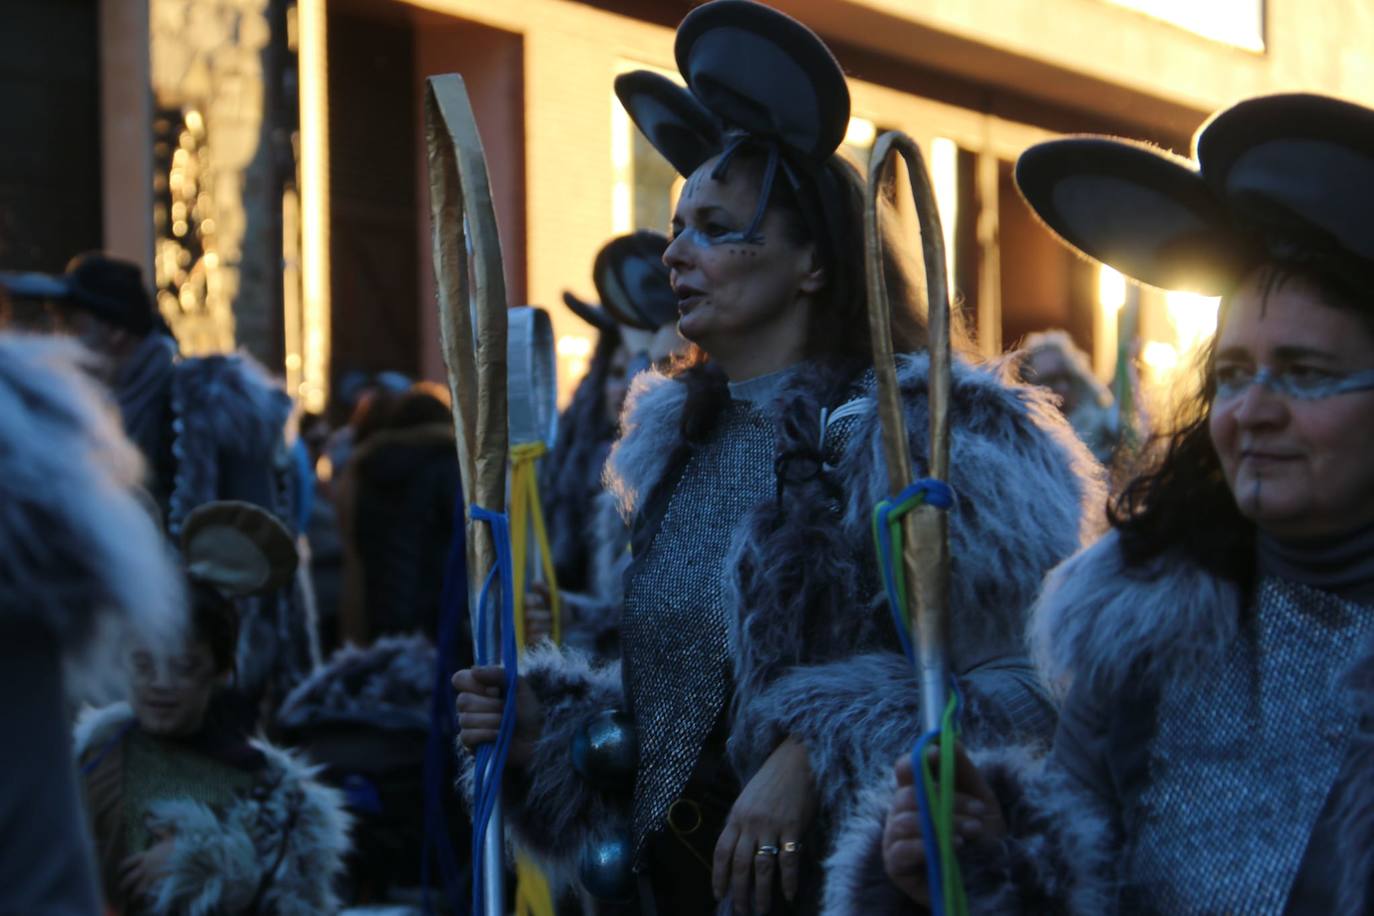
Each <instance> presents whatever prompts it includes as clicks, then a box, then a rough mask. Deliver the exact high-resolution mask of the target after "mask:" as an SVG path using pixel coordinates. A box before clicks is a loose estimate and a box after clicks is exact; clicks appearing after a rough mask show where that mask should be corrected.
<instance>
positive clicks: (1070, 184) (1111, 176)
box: [1016, 137, 1246, 296]
mask: <svg viewBox="0 0 1374 916" xmlns="http://www.w3.org/2000/svg"><path fill="white" fill-rule="evenodd" d="M1016 184H1017V187H1018V188H1020V190H1021V193H1022V195H1024V197H1025V198H1026V202H1027V203H1029V204H1030V206H1031V208H1032V209H1033V210H1034V211H1035V212H1036V214H1037V215H1039V217H1040V218H1041V219H1042V220H1044V222H1045V224H1046V225H1048V226H1049V228H1050V229H1051V230H1053V231H1054V233H1055V234H1057V235H1058V236H1059V237H1060V238H1061V239H1063V240H1064V241H1065V242H1066V243H1068V244H1069V245H1070V246H1071V247H1073V248H1076V249H1078V250H1079V251H1081V252H1082V253H1083V254H1086V255H1087V256H1089V257H1091V258H1095V259H1097V260H1099V261H1101V262H1103V263H1104V264H1109V265H1111V266H1112V267H1113V268H1115V269H1117V270H1119V271H1121V272H1122V273H1123V274H1125V275H1127V276H1129V277H1134V278H1135V279H1137V280H1140V281H1142V282H1144V283H1148V284H1150V285H1152V286H1159V287H1163V288H1165V289H1188V290H1193V291H1195V292H1199V293H1203V294H1205V295H1212V296H1214V295H1219V294H1220V293H1221V292H1222V291H1224V290H1226V289H1229V288H1230V287H1231V286H1232V285H1233V284H1234V283H1235V281H1236V279H1237V273H1238V272H1239V271H1241V270H1243V268H1244V264H1245V261H1246V257H1245V245H1244V244H1243V243H1242V241H1241V240H1240V239H1239V238H1238V237H1237V236H1236V233H1235V232H1234V231H1233V230H1232V227H1231V224H1230V220H1229V219H1228V217H1227V213H1226V211H1225V209H1224V208H1223V207H1222V206H1221V205H1220V203H1219V202H1218V201H1217V200H1216V198H1215V197H1214V196H1213V194H1212V193H1211V191H1210V190H1209V189H1208V187H1207V182H1206V181H1204V180H1203V178H1202V175H1201V174H1200V173H1199V172H1198V171H1197V169H1196V168H1195V167H1193V165H1192V164H1191V163H1189V162H1188V160H1186V159H1181V158H1179V157H1177V156H1173V155H1170V154H1169V153H1166V152H1163V151H1160V150H1156V149H1152V148H1149V147H1146V146H1144V145H1141V144H1136V143H1131V142H1127V141H1122V140H1112V139H1107V138H1105V137H1071V138H1067V139H1063V140H1051V141H1049V142H1046V143H1040V144H1037V145H1035V146H1032V147H1031V148H1030V149H1028V150H1026V152H1024V153H1022V154H1021V158H1020V159H1019V160H1017V163H1016Z"/></svg>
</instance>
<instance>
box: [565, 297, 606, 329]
mask: <svg viewBox="0 0 1374 916" xmlns="http://www.w3.org/2000/svg"><path fill="white" fill-rule="evenodd" d="M563 304H564V305H566V306H567V307H568V308H569V309H571V310H572V313H573V314H574V315H576V316H577V317H578V318H581V319H582V320H583V321H585V322H587V324H589V325H591V326H592V327H594V328H596V330H598V331H599V332H601V333H602V334H606V333H612V332H614V331H615V330H616V325H615V319H614V318H612V317H611V315H610V313H608V312H607V311H606V310H605V309H604V308H602V307H601V306H599V305H597V304H596V303H593V302H588V301H587V300H585V299H579V298H578V297H577V296H576V295H575V294H574V293H571V292H569V291H567V290H564V291H563Z"/></svg>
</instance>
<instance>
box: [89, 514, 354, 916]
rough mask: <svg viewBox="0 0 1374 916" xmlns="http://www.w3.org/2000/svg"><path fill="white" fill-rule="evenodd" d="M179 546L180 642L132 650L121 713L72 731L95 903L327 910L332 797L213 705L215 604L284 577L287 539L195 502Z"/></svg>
mask: <svg viewBox="0 0 1374 916" xmlns="http://www.w3.org/2000/svg"><path fill="white" fill-rule="evenodd" d="M183 542H184V551H185V554H186V565H187V570H188V579H189V603H190V609H191V614H190V617H191V627H190V629H189V632H188V633H187V634H186V635H185V637H184V639H183V641H182V644H181V645H179V646H174V647H172V648H171V651H165V650H158V649H156V648H152V647H149V646H147V645H145V644H142V643H138V642H135V643H132V644H131V645H130V646H129V652H128V665H129V669H130V678H131V684H132V691H131V693H132V702H131V703H128V704H126V703H117V704H115V705H113V706H107V707H105V708H103V709H95V710H89V711H87V713H85V714H84V715H83V717H82V718H81V720H80V721H79V722H78V723H77V729H76V752H77V757H78V760H79V762H80V766H81V772H82V775H83V777H84V781H85V788H86V801H87V806H88V809H89V813H90V815H91V820H92V822H93V824H94V828H95V830H94V832H95V837H96V848H97V855H98V858H99V862H100V871H101V878H102V883H103V884H104V890H105V897H106V899H107V901H109V903H110V904H112V905H113V906H115V907H116V908H117V911H118V912H120V913H124V914H158V916H162V914H167V916H171V914H188V913H225V914H245V916H247V914H253V916H257V914H271V916H297V914H298V916H307V914H317V913H331V912H336V911H337V910H338V901H337V900H336V898H335V889H334V884H335V882H336V881H337V880H338V878H339V876H340V874H341V872H342V870H343V856H344V854H345V853H346V852H347V850H348V818H347V815H346V814H345V813H344V809H343V799H342V797H341V796H340V795H339V794H338V792H337V791H335V790H334V789H331V788H327V787H326V786H324V785H322V784H320V783H319V782H318V781H317V780H316V779H315V769H314V768H313V767H311V766H309V765H307V764H306V763H304V762H303V761H301V760H299V759H297V758H295V757H293V756H292V755H291V754H289V753H288V752H286V751H284V750H282V749H280V748H277V747H274V746H272V745H271V744H268V743H267V742H266V741H265V740H256V741H249V740H246V739H245V738H244V737H243V733H242V728H241V723H236V722H235V721H234V716H233V715H232V713H231V712H230V711H229V710H228V709H227V708H226V707H225V704H224V703H222V702H221V699H222V696H221V695H220V694H219V690H220V688H222V687H224V686H227V685H228V683H229V682H230V681H231V680H232V678H233V672H234V649H235V646H236V645H237V638H238V613H237V611H236V609H235V607H234V605H233V601H232V599H231V598H230V597H228V595H230V594H232V595H234V596H242V595H244V594H249V593H252V592H259V591H262V590H267V589H272V588H277V587H280V583H281V582H282V581H283V580H285V579H289V577H290V575H291V574H292V572H293V571H294V568H295V551H294V547H293V545H292V539H291V536H290V535H289V534H288V533H287V531H286V529H285V528H284V527H283V526H282V525H281V524H280V523H278V522H277V521H276V520H275V519H274V518H272V517H271V516H269V515H268V514H267V513H265V512H263V511H262V510H260V509H258V508H257V507H255V506H252V505H249V504H247V503H208V504H206V505H205V506H202V507H201V508H199V509H197V510H195V511H193V512H192V513H191V514H190V515H188V516H187V519H186V524H185V526H184V527H183Z"/></svg>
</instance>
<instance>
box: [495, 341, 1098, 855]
mask: <svg viewBox="0 0 1374 916" xmlns="http://www.w3.org/2000/svg"><path fill="white" fill-rule="evenodd" d="M927 367H928V360H927V358H926V357H925V356H924V355H916V356H903V357H901V361H900V366H899V369H900V371H899V378H900V382H901V387H902V394H903V401H904V403H905V406H906V423H907V429H908V434H909V436H910V439H911V451H912V454H913V455H915V456H924V455H925V454H926V453H927V446H926V438H927V428H928V413H927V401H926V373H927ZM823 376H824V373H822V372H805V373H796V374H795V375H794V376H793V378H792V380H791V381H790V382H789V383H788V385H787V387H786V388H785V390H783V391H782V392H780V394H779V396H778V399H777V403H776V404H775V405H774V407H775V409H773V410H772V411H771V414H772V415H773V416H776V417H781V418H782V419H781V420H780V421H779V422H778V424H777V427H778V435H779V439H778V454H779V455H783V454H786V453H788V452H792V451H796V450H802V449H804V450H809V451H811V452H812V453H815V452H816V451H818V450H821V448H822V442H821V439H822V432H821V430H822V422H821V414H822V408H823V407H825V408H835V407H837V406H838V405H837V404H834V403H829V404H827V403H822V400H821V395H820V392H821V391H823V390H835V388H836V386H834V385H833V384H827V382H828V381H830V380H827V379H825V378H824V377H823ZM851 394H858V396H859V398H860V403H859V404H858V405H856V407H855V408H854V410H855V413H854V414H853V419H851V420H849V421H847V422H849V423H851V424H852V426H851V428H850V429H849V430H848V431H847V434H846V435H844V436H843V437H839V438H842V442H841V443H840V445H839V448H838V452H837V453H836V454H833V455H830V456H829V458H830V464H831V465H832V466H831V467H830V468H829V469H828V470H827V473H826V474H825V475H824V477H823V478H818V479H815V480H812V481H810V482H807V483H803V484H801V485H798V486H789V487H788V488H787V489H786V490H784V492H783V497H782V499H781V500H780V501H778V502H776V503H775V502H774V501H773V500H771V499H770V500H766V501H765V502H764V503H763V504H761V505H759V506H757V507H756V508H755V509H754V510H752V511H751V512H749V513H747V514H746V516H745V519H744V520H743V521H742V522H741V524H740V525H739V526H738V528H737V529H736V530H735V531H734V533H733V536H732V541H731V547H730V550H729V552H728V554H727V557H726V560H725V563H724V566H723V568H722V569H721V573H720V574H721V576H722V577H724V579H725V580H726V599H727V625H728V627H729V637H730V645H731V651H732V655H733V677H734V697H733V702H732V705H731V709H730V711H729V717H730V718H729V722H728V724H729V739H728V754H729V756H730V761H731V763H732V765H733V767H734V769H735V772H736V773H737V774H738V776H739V777H740V779H741V781H747V780H748V779H749V778H750V777H751V776H752V775H753V774H754V773H755V772H756V771H757V770H758V768H759V767H760V766H761V765H762V763H763V762H764V761H765V760H766V759H767V757H768V756H769V754H771V753H772V751H773V750H774V749H775V748H776V747H777V745H778V744H779V743H780V742H781V741H782V740H783V738H785V737H786V736H788V735H792V736H795V737H797V738H799V739H800V740H802V741H803V742H804V743H805V745H806V747H807V750H808V752H809V755H810V762H811V768H812V771H813V773H814V775H815V783H816V787H817V790H818V793H819V800H820V804H821V813H822V817H823V818H825V819H826V820H827V821H830V819H832V818H833V817H835V816H837V814H838V812H839V811H841V810H843V808H844V807H845V806H846V803H847V800H848V799H849V798H850V797H851V796H852V795H853V793H854V792H855V791H856V790H857V789H858V788H859V787H860V786H861V785H863V784H864V783H865V782H866V781H867V780H868V778H870V777H872V776H873V775H874V774H876V773H878V772H883V771H887V770H890V768H891V765H892V761H893V760H894V759H895V757H896V756H897V754H898V753H899V752H900V751H901V750H902V749H903V748H904V747H909V743H910V742H911V741H914V739H915V737H916V729H917V722H918V712H917V710H918V705H919V700H918V696H917V687H916V683H915V679H914V678H913V677H912V676H911V674H910V668H909V665H908V664H907V662H906V660H905V658H904V657H903V656H902V655H901V653H900V649H899V648H898V643H897V638H896V632H895V630H894V628H893V624H892V622H891V617H890V613H889V610H888V608H887V603H886V599H885V597H884V596H883V595H882V594H881V593H880V591H881V590H880V589H877V588H876V583H877V581H878V580H877V574H876V564H875V561H874V559H873V556H874V554H873V546H872V533H871V520H870V514H871V512H872V510H873V507H874V506H875V504H876V503H877V502H878V501H880V500H881V499H883V498H885V497H886V496H887V495H888V494H887V476H886V469H885V466H884V461H883V452H882V441H881V431H880V424H879V420H878V417H877V413H876V409H875V408H874V406H873V404H872V401H871V392H869V391H867V390H861V391H854V392H851ZM864 398H868V399H869V400H868V401H867V402H864V401H863V400H862V399H864ZM685 401H686V387H685V386H684V385H683V384H681V383H680V382H677V381H675V380H673V379H671V378H667V377H664V376H662V375H659V374H657V373H652V372H649V373H644V374H642V375H640V376H639V377H638V378H637V379H636V380H635V382H634V384H633V386H632V388H631V392H630V395H629V398H628V400H627V406H626V410H625V413H624V417H623V429H624V433H623V436H622V438H621V440H620V441H619V442H618V443H617V444H616V446H615V448H614V449H613V450H612V453H611V456H610V459H609V461H608V463H607V469H606V482H607V486H608V489H609V490H610V492H611V493H612V494H613V495H614V497H615V498H616V500H617V501H618V503H619V507H620V510H621V512H622V514H623V515H624V517H625V518H626V519H633V518H635V517H636V516H638V515H640V514H641V513H644V512H645V511H646V501H647V500H649V499H650V498H662V497H663V494H665V493H666V492H670V491H671V487H672V485H673V482H674V478H673V477H672V475H673V473H674V471H675V469H676V467H677V466H678V462H679V461H680V460H681V457H682V455H683V454H684V450H686V449H689V448H691V445H690V444H689V443H687V442H686V441H685V440H684V438H683V436H682V433H681V429H682V423H681V420H682V412H683V408H684V404H685ZM846 412H847V413H848V412H849V411H848V410H847V411H846ZM951 424H952V434H951V441H952V447H951V468H952V470H951V480H950V484H951V486H952V488H953V490H954V494H955V504H954V507H953V508H952V509H951V510H950V512H951V515H950V541H951V554H952V556H953V568H952V575H951V589H950V606H951V613H952V615H953V618H954V620H955V622H956V623H955V633H956V637H955V641H954V645H953V655H954V667H955V669H956V671H958V672H960V673H967V672H973V671H975V670H977V671H978V672H979V675H977V676H974V677H973V678H972V681H973V682H974V683H973V689H972V690H971V693H972V694H973V696H972V698H971V700H970V707H971V708H970V719H972V720H974V721H975V723H979V724H974V725H973V726H972V727H973V728H974V730H978V729H979V728H990V729H995V730H1003V729H1011V730H1013V731H1014V730H1015V729H1016V728H1017V725H1018V722H1017V721H1016V720H1017V719H1018V716H1020V715H1021V714H1022V713H1025V714H1027V715H1029V714H1030V712H1031V708H1033V707H1036V704H1037V702H1038V701H1037V699H1036V697H1037V696H1038V694H1037V688H1036V687H1035V685H1034V678H1033V676H1031V674H1030V670H1029V666H1028V665H1022V666H1021V669H1023V670H1018V667H1017V663H1016V660H1017V659H1018V657H1020V656H1021V655H1022V654H1023V652H1024V648H1023V644H1022V633H1023V632H1024V626H1025V619H1026V613H1027V610H1028V609H1029V607H1030V605H1031V602H1032V601H1033V600H1034V597H1035V595H1036V593H1037V592H1038V589H1039V585H1040V581H1041V579H1042V577H1043V576H1044V574H1045V572H1046V571H1048V570H1049V569H1050V568H1052V567H1053V566H1054V565H1055V564H1056V563H1058V562H1060V561H1061V560H1062V559H1064V558H1065V557H1067V556H1069V555H1070V554H1071V553H1072V552H1073V551H1074V550H1076V549H1077V548H1078V547H1079V546H1080V545H1081V544H1082V543H1083V540H1084V539H1085V538H1086V537H1088V536H1090V535H1091V534H1093V533H1095V531H1096V528H1097V518H1098V516H1099V514H1100V506H1101V504H1102V489H1101V484H1100V480H1099V478H1100V471H1099V469H1098V467H1097V465H1096V463H1095V462H1094V461H1093V459H1092V458H1091V456H1090V455H1089V454H1088V453H1087V450H1086V449H1085V448H1084V447H1083V446H1082V445H1081V444H1080V443H1079V442H1078V441H1077V440H1076V439H1075V438H1074V436H1073V434H1072V432H1071V431H1070V430H1069V428H1068V426H1067V424H1066V423H1065V422H1064V421H1063V420H1062V418H1061V417H1060V416H1059V414H1058V412H1057V411H1056V410H1055V409H1054V407H1053V406H1052V405H1051V404H1050V402H1049V400H1048V397H1047V396H1045V395H1044V394H1043V393H1042V392H1040V391H1039V390H1036V389H1031V388H1027V387H1023V386H1015V385H1008V384H1007V383H1006V382H1005V381H1003V379H1002V378H1001V377H1000V376H999V375H998V373H996V372H995V371H994V370H990V369H983V368H973V367H969V366H966V365H963V364H957V365H956V369H955V378H954V386H953V405H952V408H951ZM915 470H916V473H917V475H918V476H920V475H922V474H923V473H924V471H925V462H924V459H923V457H921V458H917V459H916V469H915ZM856 583H874V585H875V587H873V588H856V587H855V584H856ZM523 665H524V668H523V671H524V672H525V673H526V675H527V678H528V680H529V682H530V684H531V686H532V687H533V688H534V689H535V691H536V693H537V694H539V695H540V697H541V700H543V702H544V705H545V707H546V710H547V715H546V727H545V731H544V734H543V736H542V738H541V739H540V741H539V742H538V744H537V746H536V748H535V755H534V762H533V763H532V765H531V766H530V767H528V768H527V771H526V773H524V774H522V775H521V776H520V777H519V778H517V779H514V780H511V782H510V784H509V785H508V787H507V791H506V797H507V799H508V801H509V804H510V807H509V808H508V809H507V811H508V818H509V823H510V825H511V827H512V829H513V832H514V834H515V837H516V839H517V841H518V842H519V843H520V844H521V845H523V846H526V847H527V848H528V849H530V850H531V851H532V852H533V853H535V854H536V855H537V856H539V857H541V858H542V859H544V861H545V864H546V865H548V866H549V867H550V868H551V870H552V871H553V872H554V874H556V875H560V876H562V875H567V874H568V873H569V871H570V866H571V865H572V864H573V863H574V862H575V860H576V855H577V853H578V852H579V851H580V850H581V849H582V847H583V846H584V845H585V844H586V843H587V841H588V840H589V839H590V838H593V837H597V836H605V835H611V834H614V833H616V832H617V831H618V830H619V829H621V828H620V827H619V826H618V825H619V823H620V822H621V821H622V820H623V818H624V816H625V812H626V810H627V807H628V806H627V804H626V800H624V799H616V798H614V797H610V796H608V795H606V794H604V793H601V792H598V791H596V790H595V789H594V788H592V787H590V786H588V785H587V784H585V783H583V782H582V780H581V779H580V778H579V777H578V776H577V774H576V773H575V772H573V771H572V769H571V767H570V766H569V754H568V748H569V742H570V740H571V738H572V736H573V734H575V733H576V731H577V730H578V729H579V728H580V727H581V725H582V724H583V723H584V722H585V721H586V720H587V717H588V716H589V715H591V714H594V713H595V712H598V711H599V710H601V709H604V708H606V707H609V706H623V702H624V701H623V694H622V685H621V678H620V675H619V671H618V670H617V669H616V667H614V666H613V667H609V668H601V669H597V668H594V667H591V666H590V665H589V664H588V663H587V662H586V660H585V659H583V658H581V657H578V656H576V655H575V654H572V653H567V652H558V651H556V650H552V649H547V648H546V649H541V650H536V651H534V652H532V653H530V654H529V655H528V656H527V657H526V659H525V660H524V662H523ZM980 677H982V678H983V679H982V680H981V681H980ZM980 687H981V688H982V689H980ZM1021 704H1024V705H1021ZM1032 730H1036V729H1032ZM1037 731H1038V732H1039V736H1040V737H1044V733H1043V729H1038V730H1037Z"/></svg>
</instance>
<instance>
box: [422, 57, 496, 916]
mask: <svg viewBox="0 0 1374 916" xmlns="http://www.w3.org/2000/svg"><path fill="white" fill-rule="evenodd" d="M425 139H426V142H427V145H428V149H429V208H430V222H431V228H432V229H433V233H434V274H435V281H436V285H437V287H438V301H439V332H440V338H441V341H442V345H443V352H444V363H445V364H446V365H447V367H448V386H449V393H450V395H451V396H452V400H453V427H454V431H455V432H456V438H457V443H458V465H459V469H460V471H461V473H462V478H463V500H464V505H465V506H466V507H467V512H468V518H467V568H468V589H469V592H468V612H469V616H470V619H471V620H472V638H473V642H474V643H475V644H476V645H477V647H478V648H479V649H483V648H484V649H485V650H486V651H485V653H484V654H485V655H486V657H487V658H500V656H501V644H500V620H499V615H495V614H493V615H490V616H491V619H490V620H489V621H488V625H487V631H486V632H485V633H482V632H479V631H478V628H477V602H478V595H479V592H480V591H481V588H482V583H483V582H484V581H485V579H486V577H487V573H488V571H489V570H490V569H492V567H493V566H495V564H496V543H495V540H494V539H493V537H492V532H491V529H490V528H488V527H487V525H485V524H483V523H481V522H477V521H474V520H473V518H472V507H473V506H481V507H482V508H483V509H486V510H488V511H491V512H502V511H504V509H505V502H506V453H507V442H506V281H505V275H504V274H503V273H502V266H501V239H500V237H499V236H498V235H497V231H496V212H495V210H494V209H493V207H492V202H491V184H490V182H489V180H488V178H487V162H486V157H485V155H484V154H483V152H482V140H481V137H479V136H478V134H477V121H476V119H475V118H474V117H473V114H472V105H471V103H470V102H469V100H468V93H467V89H466V87H465V86H464V85H463V78H462V77H460V76H458V75H457V74H446V75H444V76H432V77H430V78H429V79H428V80H426V89H425ZM465 221H466V222H465ZM469 231H470V232H471V235H470V236H469V235H468V234H467V233H468V232H469ZM469 246H470V252H471V253H470V254H469ZM469 259H470V260H469ZM504 852H505V849H504V831H503V829H502V822H501V808H500V803H499V800H498V803H497V806H496V808H495V809H494V810H493V811H492V816H491V821H490V822H489V824H488V826H487V834H486V841H485V844H484V849H483V882H484V884H485V887H486V911H487V912H486V916H504V913H505V901H504V899H503V897H504V894H503V889H504V887H505V863H504Z"/></svg>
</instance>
